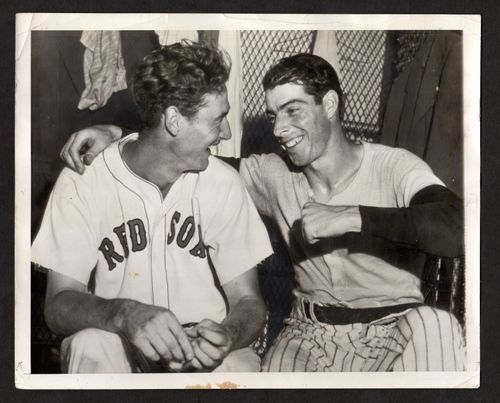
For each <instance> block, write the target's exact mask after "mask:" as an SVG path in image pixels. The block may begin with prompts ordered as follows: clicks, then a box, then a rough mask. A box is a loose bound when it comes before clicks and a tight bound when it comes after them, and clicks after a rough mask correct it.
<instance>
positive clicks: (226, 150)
mask: <svg viewBox="0 0 500 403" xmlns="http://www.w3.org/2000/svg"><path fill="white" fill-rule="evenodd" d="M219 48H220V49H222V50H224V51H225V52H227V54H228V55H229V57H230V58H231V73H230V74H229V80H228V81H227V84H226V87H227V99H228V100H229V105H231V109H230V110H229V113H228V114H227V121H228V122H229V127H230V128H231V134H232V136H231V138H230V139H229V140H224V141H221V142H220V143H219V144H218V145H216V146H214V147H212V152H213V153H214V154H215V155H219V156H221V157H234V158H239V157H240V156H241V140H242V136H243V82H242V76H243V74H242V62H241V42H240V33H239V31H219Z"/></svg>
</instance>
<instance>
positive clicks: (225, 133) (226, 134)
mask: <svg viewBox="0 0 500 403" xmlns="http://www.w3.org/2000/svg"><path fill="white" fill-rule="evenodd" d="M231 137H232V134H231V127H229V122H228V121H227V118H225V119H224V121H223V122H222V125H221V128H220V133H219V138H221V139H222V140H229V139H230V138H231Z"/></svg>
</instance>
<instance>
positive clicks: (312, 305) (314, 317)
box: [309, 301, 319, 322]
mask: <svg viewBox="0 0 500 403" xmlns="http://www.w3.org/2000/svg"><path fill="white" fill-rule="evenodd" d="M309 315H310V316H311V319H312V320H314V321H315V322H319V320H318V318H317V317H316V315H315V314H314V302H312V301H309Z"/></svg>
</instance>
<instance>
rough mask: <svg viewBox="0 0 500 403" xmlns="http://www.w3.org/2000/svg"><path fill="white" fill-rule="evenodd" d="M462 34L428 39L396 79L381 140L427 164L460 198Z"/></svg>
mask: <svg viewBox="0 0 500 403" xmlns="http://www.w3.org/2000/svg"><path fill="white" fill-rule="evenodd" d="M462 92H463V90H462V36H461V34H460V33H458V32H450V31H447V32H436V33H432V34H430V35H429V37H428V38H427V40H426V41H425V42H424V43H423V44H422V46H421V47H420V49H419V50H418V52H417V53H416V54H415V57H414V59H413V60H412V62H410V64H408V66H407V67H406V69H405V70H404V71H403V72H401V74H400V75H399V76H398V77H397V78H396V80H395V81H394V83H393V85H392V88H391V93H390V95H389V99H388V102H387V106H386V111H385V117H384V125H383V129H382V138H381V142H382V143H383V144H386V145H389V146H397V147H403V148H406V149H408V150H410V151H411V152H413V153H414V154H416V155H418V156H419V157H420V158H422V159H423V160H425V161H426V162H427V163H428V164H429V166H430V167H431V168H432V169H433V171H434V173H435V174H436V175H437V176H438V177H439V178H440V179H441V180H442V181H443V182H444V183H445V184H446V185H447V186H448V187H449V188H450V189H451V190H453V191H454V192H455V193H456V194H458V195H462V192H463V183H462V182H463V160H462V159H463V121H462V118H463V107H462Z"/></svg>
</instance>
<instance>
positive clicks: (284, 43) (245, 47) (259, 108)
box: [240, 31, 314, 157]
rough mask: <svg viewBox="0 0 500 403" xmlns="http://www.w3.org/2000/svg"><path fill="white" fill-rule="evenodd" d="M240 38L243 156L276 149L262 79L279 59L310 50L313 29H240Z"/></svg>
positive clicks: (277, 147) (309, 51)
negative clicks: (266, 109) (266, 113)
mask: <svg viewBox="0 0 500 403" xmlns="http://www.w3.org/2000/svg"><path fill="white" fill-rule="evenodd" d="M240 38H241V53H242V59H243V60H242V62H243V95H244V115H243V142H242V145H241V152H242V156H244V157H245V156H247V155H248V154H251V153H252V152H261V153H262V152H271V151H279V146H278V144H277V142H276V140H275V139H274V137H273V136H272V128H271V125H270V123H269V122H268V120H267V118H266V116H265V113H264V112H265V105H264V92H263V91H262V79H263V78H264V74H265V73H266V72H267V70H269V68H270V67H271V66H272V65H273V64H275V63H276V62H277V61H278V60H280V59H281V58H283V57H286V56H291V55H293V54H296V53H311V51H312V47H313V44H314V43H313V42H314V41H313V39H314V31H241V32H240Z"/></svg>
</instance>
